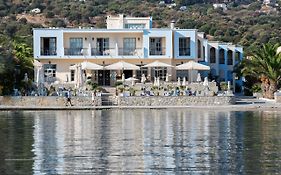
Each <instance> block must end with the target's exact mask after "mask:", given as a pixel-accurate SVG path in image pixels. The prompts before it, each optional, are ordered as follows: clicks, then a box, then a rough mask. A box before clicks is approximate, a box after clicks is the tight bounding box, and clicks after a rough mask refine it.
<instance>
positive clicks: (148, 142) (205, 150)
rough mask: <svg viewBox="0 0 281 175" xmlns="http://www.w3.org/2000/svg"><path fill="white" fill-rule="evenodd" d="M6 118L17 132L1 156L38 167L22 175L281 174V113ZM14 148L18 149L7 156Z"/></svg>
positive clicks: (98, 113) (5, 123) (109, 113)
mask: <svg viewBox="0 0 281 175" xmlns="http://www.w3.org/2000/svg"><path fill="white" fill-rule="evenodd" d="M0 114H1V115H2V116H1V117H0V125H1V126H5V128H7V130H9V131H13V130H15V132H3V131H1V132H0V134H1V136H4V138H5V139H6V138H8V142H5V143H0V144H1V145H0V146H1V148H0V153H1V154H3V153H5V154H4V157H5V158H6V159H7V158H15V157H20V156H19V155H26V156H25V157H26V158H28V157H29V158H31V160H33V161H29V164H30V165H29V166H27V165H28V164H26V167H25V169H21V168H22V167H20V169H21V171H22V172H29V171H32V172H33V173H34V174H42V173H45V174H87V173H89V174H91V173H118V174H119V173H131V174H136V173H158V174H164V173H175V172H177V173H184V172H189V173H203V174H205V173H212V174H237V173H242V174H248V173H254V174H264V173H278V172H281V163H280V161H281V159H280V157H281V137H280V131H281V113H280V112H231V111H225V112H216V111H189V110H103V111H102V110H101V111H41V112H40V111H39V112H32V113H31V112H24V113H22V114H21V117H20V120H19V121H21V120H23V121H24V122H19V121H18V118H19V117H18V116H15V114H13V113H9V114H8V113H6V114H5V113H0ZM11 123H12V124H11ZM23 126H24V127H23ZM20 131H23V132H24V134H22V132H20ZM32 132H33V134H32ZM23 135H24V136H25V137H23ZM13 137H17V138H19V137H21V138H22V140H21V141H18V140H14V139H11V138H13ZM1 138H2V137H1ZM5 141H6V140H5ZM27 143H28V144H27ZM11 145H17V149H10V150H8V151H7V150H4V149H2V146H3V148H9V147H10V146H11ZM22 145H24V146H22ZM25 146H26V147H25ZM23 147H25V148H23ZM7 162H8V163H9V166H8V169H7V168H6V169H5V170H8V171H9V170H11V169H12V168H15V169H17V166H18V165H12V164H10V163H11V162H16V161H7V160H6V161H5V162H4V163H5V164H8V163H7ZM1 163H2V162H1ZM0 167H1V165H0ZM2 169H3V167H1V170H2ZM28 170H29V171H28ZM5 172H7V171H5ZM4 174H5V173H4ZM27 174H29V173H27Z"/></svg>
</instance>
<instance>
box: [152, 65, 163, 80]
mask: <svg viewBox="0 0 281 175" xmlns="http://www.w3.org/2000/svg"><path fill="white" fill-rule="evenodd" d="M151 72H152V77H154V78H156V77H160V80H165V78H166V74H167V68H166V67H153V68H151Z"/></svg>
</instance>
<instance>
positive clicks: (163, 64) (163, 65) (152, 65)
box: [143, 60, 173, 67]
mask: <svg viewBox="0 0 281 175" xmlns="http://www.w3.org/2000/svg"><path fill="white" fill-rule="evenodd" d="M143 67H173V66H172V65H170V64H167V63H163V62H160V61H158V60H157V61H154V62H152V63H149V64H147V65H144V66H143Z"/></svg>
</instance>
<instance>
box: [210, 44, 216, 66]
mask: <svg viewBox="0 0 281 175" xmlns="http://www.w3.org/2000/svg"><path fill="white" fill-rule="evenodd" d="M210 63H216V49H215V48H214V47H212V48H211V49H210Z"/></svg>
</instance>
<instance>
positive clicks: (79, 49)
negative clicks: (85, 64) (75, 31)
mask: <svg viewBox="0 0 281 175" xmlns="http://www.w3.org/2000/svg"><path fill="white" fill-rule="evenodd" d="M67 53H68V54H69V55H83V38H70V39H69V50H67Z"/></svg>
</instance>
